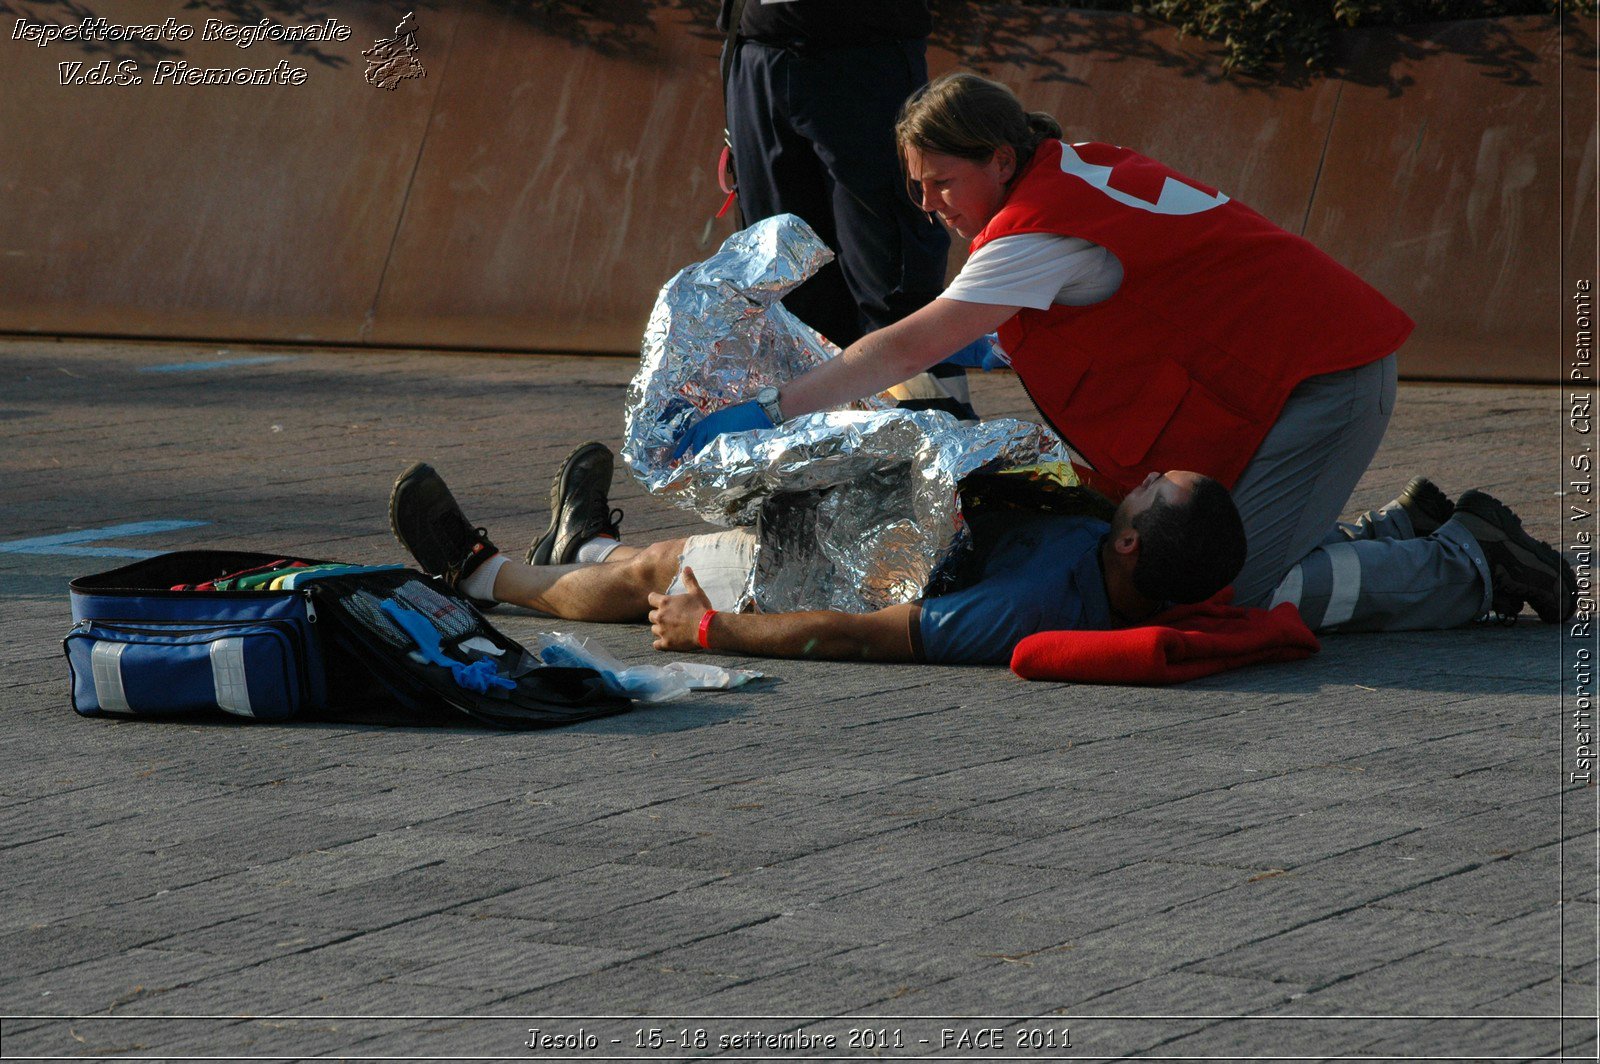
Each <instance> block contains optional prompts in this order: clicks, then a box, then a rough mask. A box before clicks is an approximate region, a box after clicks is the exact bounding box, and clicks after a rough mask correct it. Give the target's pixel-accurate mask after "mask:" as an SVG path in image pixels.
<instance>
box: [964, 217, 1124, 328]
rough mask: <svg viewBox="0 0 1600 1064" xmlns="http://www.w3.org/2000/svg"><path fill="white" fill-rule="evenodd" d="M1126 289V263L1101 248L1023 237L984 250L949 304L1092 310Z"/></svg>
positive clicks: (1070, 239)
mask: <svg viewBox="0 0 1600 1064" xmlns="http://www.w3.org/2000/svg"><path fill="white" fill-rule="evenodd" d="M1121 285H1122V262H1121V261H1120V260H1119V259H1118V258H1117V257H1116V256H1115V255H1113V254H1111V252H1109V251H1107V250H1106V249H1105V248H1103V247H1101V246H1100V245H1099V244H1091V243H1090V242H1089V241H1087V240H1083V239H1081V238H1079V237H1075V236H1057V235H1055V234H1054V233H1018V234H1016V235H1015V236H1003V237H1000V238H999V239H997V240H991V241H989V243H987V244H985V245H983V247H981V248H979V249H978V250H977V251H976V252H974V253H973V255H972V257H971V258H969V259H968V260H967V262H966V265H964V266H962V267H961V272H960V273H958V274H956V278H955V280H953V281H951V282H950V287H948V288H946V289H945V290H944V293H943V298H945V299H956V300H960V301H961V302H963V303H985V304H991V305H997V306H1006V307H1031V308H1032V309H1034V310H1046V309H1048V308H1049V306H1050V305H1051V304H1052V303H1061V304H1063V305H1065V306H1069V307H1087V306H1089V305H1090V304H1093V303H1099V302H1102V301H1104V300H1107V299H1110V298H1111V296H1112V294H1113V293H1115V292H1116V290H1117V289H1118V288H1119V287H1120V286H1121Z"/></svg>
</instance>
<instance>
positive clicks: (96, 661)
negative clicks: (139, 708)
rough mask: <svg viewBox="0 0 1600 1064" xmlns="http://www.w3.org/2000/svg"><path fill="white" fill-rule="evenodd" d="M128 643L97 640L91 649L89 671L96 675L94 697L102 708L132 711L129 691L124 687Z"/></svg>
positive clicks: (114, 710)
mask: <svg viewBox="0 0 1600 1064" xmlns="http://www.w3.org/2000/svg"><path fill="white" fill-rule="evenodd" d="M127 649H128V645H127V644H126V643H107V642H102V641H100V640H96V641H95V644H94V647H93V649H91V650H90V651H89V671H90V673H91V674H92V675H93V676H94V697H95V701H97V702H99V703H100V708H101V709H102V710H106V711H107V712H111V713H131V712H132V711H133V710H132V708H131V707H130V706H129V705H128V693H127V692H126V691H124V690H123V688H122V652H123V651H124V650H127Z"/></svg>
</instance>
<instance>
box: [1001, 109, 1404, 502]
mask: <svg viewBox="0 0 1600 1064" xmlns="http://www.w3.org/2000/svg"><path fill="white" fill-rule="evenodd" d="M1017 233H1058V234H1060V235H1062V236H1075V237H1082V238H1084V239H1085V240H1090V241H1093V242H1094V243H1096V244H1100V245H1102V246H1103V247H1105V248H1107V249H1109V250H1110V251H1111V253H1112V254H1114V255H1116V256H1117V258H1118V259H1120V260H1121V262H1122V267H1123V279H1122V285H1121V287H1120V288H1119V289H1118V290H1117V292H1116V294H1115V295H1113V296H1112V297H1111V298H1110V299H1107V300H1105V301H1104V302H1102V303H1097V304H1095V305H1094V306H1090V307H1065V306H1052V307H1051V308H1049V309H1048V310H1030V309H1024V310H1022V311H1021V312H1020V313H1018V314H1017V315H1016V316H1015V317H1013V318H1012V319H1011V320H1010V321H1008V322H1006V323H1005V325H1003V326H1001V329H1000V345H1001V347H1003V348H1005V351H1006V353H1007V354H1008V355H1009V356H1010V358H1011V364H1012V366H1013V367H1015V369H1016V371H1017V374H1018V376H1020V377H1021V378H1022V382H1023V385H1024V386H1025V387H1026V388H1027V390H1028V394H1029V395H1031V396H1032V397H1033V400H1034V402H1035V404H1036V405H1037V406H1038V407H1039V411H1040V413H1042V414H1043V415H1044V416H1045V418H1046V419H1047V420H1048V421H1049V422H1050V424H1051V425H1052V426H1053V427H1054V428H1055V429H1056V431H1057V432H1059V433H1060V434H1061V435H1062V437H1063V438H1065V439H1066V440H1067V441H1068V442H1070V443H1071V444H1072V446H1073V448H1074V449H1075V450H1077V451H1078V453H1080V454H1082V455H1083V456H1084V457H1085V458H1087V459H1088V460H1089V461H1090V462H1091V463H1092V464H1093V465H1094V467H1095V471H1096V472H1097V473H1098V474H1099V475H1100V478H1103V479H1104V480H1105V481H1106V482H1108V483H1107V484H1106V486H1107V487H1109V488H1113V489H1119V490H1121V491H1122V492H1124V493H1125V492H1127V491H1129V490H1131V489H1132V488H1134V487H1135V486H1137V485H1138V483H1139V482H1140V481H1141V480H1143V479H1144V477H1145V474H1147V473H1149V472H1151V471H1152V470H1154V471H1160V472H1164V471H1166V470H1168V469H1192V470H1195V471H1196V472H1200V473H1205V474H1207V475H1209V476H1213V477H1215V478H1217V479H1218V480H1220V481H1221V482H1222V483H1224V484H1226V485H1227V486H1228V487H1230V488H1231V487H1232V486H1233V484H1234V482H1235V481H1237V480H1238V478H1239V474H1240V473H1242V472H1243V471H1244V467H1245V466H1246V465H1247V464H1248V463H1249V461H1250V458H1251V456H1252V455H1254V454H1255V451H1256V448H1257V447H1259V446H1260V444H1261V440H1262V438H1263V437H1265V436H1266V434H1267V431H1268V430H1269V429H1270V428H1271V427H1272V424H1273V421H1274V420H1275V419H1276V418H1277V416H1278V412H1279V411H1280V410H1282V409H1283V404H1284V400H1286V399H1287V398H1288V396H1289V393H1290V391H1292V390H1293V389H1294V386H1295V385H1297V384H1299V383H1300V382H1301V381H1303V380H1305V379H1306V378H1307V377H1311V376H1315V375H1317V374H1319V373H1332V372H1334V371H1336V370H1342V369H1351V368H1353V367H1355V366H1362V365H1365V364H1367V363H1369V362H1374V361H1376V360H1378V359H1380V358H1383V357H1385V356H1387V355H1389V354H1390V353H1392V352H1393V351H1395V350H1396V349H1397V348H1399V346H1400V345H1401V343H1402V342H1404V340H1405V338H1406V337H1407V336H1409V335H1410V333H1411V329H1412V321H1411V319H1410V318H1408V317H1406V315H1405V314H1404V313H1402V312H1401V311H1400V310H1399V309H1398V308H1396V307H1395V306H1394V305H1393V304H1392V303H1390V302H1389V301H1388V300H1387V299H1385V298H1384V297H1383V296H1382V295H1380V294H1379V293H1378V292H1377V290H1375V289H1374V288H1372V287H1371V286H1370V285H1368V284H1367V283H1366V282H1364V281H1362V280H1361V278H1359V277H1357V276H1356V275H1355V274H1353V273H1351V272H1350V271H1349V270H1347V269H1345V268H1344V267H1343V266H1341V265H1339V264H1338V263H1337V262H1335V261H1334V260H1333V259H1331V258H1329V257H1328V256H1327V255H1326V254H1324V253H1323V252H1321V251H1319V250H1318V249H1317V248H1316V247H1315V246H1313V245H1312V244H1310V243H1309V242H1307V241H1305V240H1303V239H1301V238H1300V237H1297V236H1294V235H1293V234H1291V233H1287V232H1285V231H1284V230H1282V229H1279V228H1278V227H1277V226H1275V225H1273V224H1272V223H1271V222H1269V221H1267V220H1266V219H1265V218H1263V217H1261V215H1259V214H1257V213H1256V212H1255V211H1252V210H1251V209H1250V208H1248V207H1246V206H1245V205H1244V204H1242V203H1237V202H1235V201H1233V200H1230V199H1229V198H1228V197H1227V196H1225V195H1223V194H1221V193H1219V192H1217V191H1216V190H1215V189H1211V188H1207V187H1206V186H1204V185H1201V184H1200V183H1199V182H1197V181H1193V180H1191V179H1189V178H1187V177H1184V176H1183V175H1182V174H1179V173H1177V172H1176V171H1174V170H1171V169H1168V168H1167V167H1165V166H1163V165H1161V164H1160V163H1158V162H1156V161H1155V160H1153V159H1147V158H1145V157H1144V156H1142V155H1139V154H1137V153H1135V152H1131V151H1128V150H1127V149H1125V148H1117V147H1113V146H1111V145H1108V144H1073V145H1066V144H1063V143H1062V142H1061V141H1057V140H1048V141H1045V142H1044V143H1043V144H1041V145H1040V146H1039V148H1038V150H1037V151H1036V152H1035V153H1034V156H1033V158H1032V159H1031V160H1030V161H1029V163H1028V166H1027V168H1026V169H1024V170H1023V172H1022V174H1021V176H1020V177H1019V178H1018V179H1017V182H1016V184H1015V185H1014V186H1013V188H1012V190H1011V193H1010V195H1009V196H1007V198H1006V201H1005V203H1004V205H1003V206H1001V208H1000V210H999V212H998V213H997V214H996V215H995V216H994V217H993V218H992V219H990V220H989V224H988V225H986V226H985V227H984V229H983V232H981V233H979V234H978V236H977V239H975V240H973V242H972V250H973V251H977V250H978V249H979V248H980V247H982V246H983V245H984V244H986V243H988V242H989V241H991V240H995V239H997V238H999V237H1003V236H1012V235H1014V234H1017Z"/></svg>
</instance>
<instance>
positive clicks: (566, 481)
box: [527, 443, 622, 565]
mask: <svg viewBox="0 0 1600 1064" xmlns="http://www.w3.org/2000/svg"><path fill="white" fill-rule="evenodd" d="M612 465H613V460H612V457H611V449H610V448H609V447H607V446H606V445H605V444H603V443H586V444H584V445H583V446H582V447H579V448H578V449H577V450H576V451H573V452H572V453H571V454H569V455H567V460H566V461H564V462H562V463H561V468H560V469H559V470H557V471H556V478H555V480H553V481H551V482H550V527H549V528H547V529H545V532H544V535H542V536H540V537H539V538H538V539H536V540H534V541H533V545H532V546H530V547H529V548H528V559H527V560H528V564H529V565H571V564H572V563H573V562H575V561H577V560H578V549H579V548H580V547H582V546H583V545H584V544H585V543H587V542H589V541H590V540H591V539H593V538H594V537H596V536H601V535H604V536H613V537H615V538H617V539H621V538H622V532H621V530H620V529H619V528H618V527H617V526H618V524H619V523H620V522H621V521H622V511H621V510H613V509H611V504H610V503H609V502H608V501H607V500H606V495H607V493H609V492H610V491H611V469H612Z"/></svg>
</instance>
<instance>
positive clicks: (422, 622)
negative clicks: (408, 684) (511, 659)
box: [382, 599, 517, 695]
mask: <svg viewBox="0 0 1600 1064" xmlns="http://www.w3.org/2000/svg"><path fill="white" fill-rule="evenodd" d="M382 609H383V612H384V613H387V614H388V615H389V618H390V619H391V620H392V621H394V623H395V624H397V625H399V626H400V628H401V630H402V631H404V632H405V633H406V635H409V636H410V637H411V638H412V640H413V641H414V642H415V643H416V644H417V652H418V653H419V654H421V655H422V658H423V660H424V661H427V662H430V663H431V664H434V665H441V666H443V667H444V668H447V669H449V670H450V675H451V677H452V678H453V679H454V680H455V681H456V686H457V687H460V688H462V689H463V690H466V691H473V692H476V693H477V694H480V695H483V694H488V693H489V688H491V687H501V688H504V689H505V690H507V691H514V690H516V687H517V685H516V684H515V683H513V682H511V681H510V680H508V679H506V678H505V677H504V676H501V675H500V674H499V672H497V671H496V670H495V667H494V663H493V662H491V661H474V662H473V663H472V664H471V665H468V664H466V663H464V662H460V661H457V660H456V659H454V658H452V657H450V656H449V655H448V654H446V653H445V652H444V651H443V650H441V649H440V648H439V643H440V637H439V630H438V629H437V628H435V627H434V626H433V622H432V621H430V620H428V618H426V617H424V616H423V615H422V614H420V613H418V612H417V611H416V610H413V609H407V608H406V607H404V606H402V605H400V604H399V603H398V602H396V601H394V600H393V599H387V600H385V601H384V603H383V607H382Z"/></svg>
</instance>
